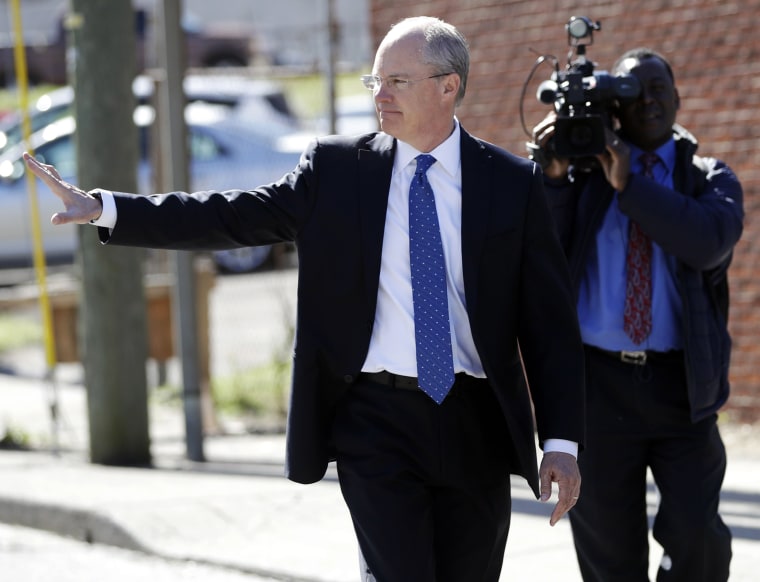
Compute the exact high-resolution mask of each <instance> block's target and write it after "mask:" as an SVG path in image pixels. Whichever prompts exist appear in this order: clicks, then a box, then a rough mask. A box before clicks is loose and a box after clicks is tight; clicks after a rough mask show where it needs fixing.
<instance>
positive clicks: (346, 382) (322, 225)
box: [101, 130, 584, 494]
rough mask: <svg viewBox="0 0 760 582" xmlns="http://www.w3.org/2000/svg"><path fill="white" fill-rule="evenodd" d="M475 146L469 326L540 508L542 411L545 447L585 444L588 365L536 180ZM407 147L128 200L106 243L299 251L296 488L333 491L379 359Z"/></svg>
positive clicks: (467, 143) (468, 244)
mask: <svg viewBox="0 0 760 582" xmlns="http://www.w3.org/2000/svg"><path fill="white" fill-rule="evenodd" d="M461 135H462V137H461V156H462V255H463V257H462V260H463V270H464V288H465V296H466V302H467V312H468V315H469V320H470V326H471V328H472V334H473V338H474V341H475V345H476V348H477V350H478V354H479V356H480V359H481V361H482V363H483V366H484V369H485V371H486V374H487V376H488V379H489V382H490V384H491V386H492V387H493V389H494V391H495V393H496V396H497V398H498V400H499V403H500V404H501V408H502V410H503V413H504V416H505V418H506V421H507V426H508V427H509V434H510V435H511V439H512V442H511V443H504V446H505V447H510V448H511V449H512V451H511V452H512V453H513V457H514V458H515V460H516V463H515V466H514V467H513V472H514V473H516V474H520V475H523V476H524V477H525V478H526V479H527V480H528V482H529V483H530V485H531V486H532V488H533V489H534V492H536V494H538V477H537V464H536V448H535V433H534V423H533V418H534V416H533V409H532V406H531V404H532V403H533V405H534V407H535V418H536V421H537V426H538V436H539V440H541V441H543V440H544V439H546V438H564V439H568V440H573V441H577V442H581V441H582V440H583V427H584V404H583V400H584V398H583V351H582V344H581V340H580V333H579V330H578V325H577V320H576V311H575V305H574V301H573V293H572V290H571V285H570V278H569V275H568V270H567V266H566V261H565V258H564V255H563V252H562V249H561V248H560V245H559V242H558V240H557V238H556V235H555V233H554V229H553V224H552V221H551V219H550V216H549V212H548V209H547V204H546V200H545V196H544V191H543V186H542V180H541V176H540V172H539V171H538V170H537V167H536V165H535V164H533V163H532V162H529V161H527V160H524V159H522V158H518V157H516V156H513V155H511V154H509V153H507V152H505V151H504V150H502V149H500V148H497V147H496V146H493V145H491V144H488V143H485V142H483V141H480V140H477V139H475V138H473V137H472V136H470V135H469V134H467V133H466V132H465V131H464V130H462V133H461ZM395 143H396V142H395V140H394V139H393V138H391V137H390V136H388V135H386V134H384V133H373V134H368V135H364V136H359V137H335V136H332V137H326V138H321V139H318V140H315V141H314V142H313V143H312V144H311V146H310V147H309V148H308V149H307V150H306V152H305V153H304V154H303V156H302V158H301V161H300V163H299V165H298V167H297V168H296V169H295V170H294V171H293V172H291V173H289V174H287V175H286V176H284V177H283V178H282V179H281V180H280V181H279V182H276V183H274V184H270V185H267V186H262V187H259V188H256V189H254V190H250V191H243V190H240V191H238V190H236V191H227V192H224V193H220V192H200V193H195V194H193V195H188V194H184V193H171V194H164V195H155V196H149V197H144V196H133V195H124V194H116V203H117V212H118V222H117V225H116V227H115V228H114V229H113V231H112V232H111V233H109V232H108V231H107V230H105V229H101V239H102V240H103V241H104V242H110V243H112V244H122V245H134V246H145V247H159V248H174V249H217V248H225V247H229V246H249V245H254V244H268V243H273V242H276V241H283V240H288V241H295V242H296V245H297V249H298V270H299V281H298V303H297V321H296V341H295V348H294V360H293V380H292V392H291V401H290V408H289V415H288V427H287V428H288V431H287V476H288V478H289V479H291V480H294V481H298V482H302V483H310V482H314V481H318V480H320V479H321V478H322V477H323V476H324V473H325V471H326V467H327V463H328V461H329V460H330V459H331V456H332V454H331V450H330V432H331V423H332V418H333V411H334V407H335V403H336V402H337V400H338V399H339V398H340V397H341V395H342V394H343V393H344V392H345V391H346V390H350V387H351V384H352V383H353V382H354V381H355V380H356V378H357V376H358V374H359V373H360V371H361V367H362V364H363V362H364V360H365V357H366V354H367V350H368V346H369V341H370V335H371V333H372V326H373V323H374V317H375V306H376V302H377V291H378V281H379V274H380V254H381V249H382V241H383V232H384V225H385V214H386V206H387V201H388V192H389V188H390V180H391V171H392V167H393V158H394V152H395ZM399 260H408V258H407V257H399ZM247 324H248V325H255V322H249V323H247ZM243 325H245V324H243ZM518 340H519V348H518ZM521 356H522V357H521ZM523 364H524V368H525V371H526V372H527V378H528V380H529V383H530V393H531V394H529V391H528V387H527V384H526V381H525V376H524V373H523ZM531 395H532V403H531Z"/></svg>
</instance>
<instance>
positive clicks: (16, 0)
mask: <svg viewBox="0 0 760 582" xmlns="http://www.w3.org/2000/svg"><path fill="white" fill-rule="evenodd" d="M11 8H12V13H13V30H14V33H15V34H14V36H15V41H14V44H13V55H14V59H15V64H16V82H17V84H18V91H19V104H20V107H21V128H22V131H23V136H24V140H25V141H26V143H27V149H28V151H29V153H30V154H32V155H34V151H33V148H32V144H31V143H30V138H31V133H32V131H31V122H30V120H29V83H28V72H27V68H26V52H25V51H24V38H23V36H24V35H23V28H22V26H21V9H20V0H11ZM26 182H27V187H28V194H29V205H30V210H31V220H32V243H33V249H34V271H35V274H36V278H37V286H38V288H39V294H40V310H41V312H42V324H43V330H44V339H45V361H46V363H47V366H48V371H49V372H50V371H52V370H53V368H54V367H55V363H56V354H55V339H54V332H53V318H52V313H51V309H50V297H49V295H48V292H47V281H46V276H45V251H44V248H43V245H42V228H41V227H40V209H39V203H38V199H37V181H36V179H35V177H34V175H33V174H32V173H31V172H29V171H27V172H26Z"/></svg>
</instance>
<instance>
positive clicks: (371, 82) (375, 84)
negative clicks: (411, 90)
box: [359, 71, 453, 92]
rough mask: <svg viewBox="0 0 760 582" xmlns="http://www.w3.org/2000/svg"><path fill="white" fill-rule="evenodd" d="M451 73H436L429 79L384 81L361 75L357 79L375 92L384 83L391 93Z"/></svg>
mask: <svg viewBox="0 0 760 582" xmlns="http://www.w3.org/2000/svg"><path fill="white" fill-rule="evenodd" d="M452 73H453V71H450V72H448V73H438V74H437V75H430V76H429V77H422V78H420V79H401V78H399V77H388V78H386V79H383V78H382V77H381V76H380V75H362V76H361V77H359V78H360V79H361V81H362V83H364V86H365V87H366V88H367V89H368V90H370V91H373V92H374V91H377V90H379V89H380V85H382V84H383V83H385V86H386V87H388V89H389V90H391V91H394V92H395V91H398V92H401V91H404V90H406V89H407V88H408V87H409V85H411V84H412V83H417V82H419V81H427V80H428V79H436V78H438V77H445V76H446V75H451V74H452Z"/></svg>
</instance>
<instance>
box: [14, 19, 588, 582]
mask: <svg viewBox="0 0 760 582" xmlns="http://www.w3.org/2000/svg"><path fill="white" fill-rule="evenodd" d="M468 70H469V54H468V48H467V44H466V42H465V40H464V38H463V37H462V35H461V34H460V33H459V32H458V31H457V30H456V29H455V28H454V27H453V26H451V25H449V24H447V23H444V22H442V21H440V20H438V19H435V18H429V17H419V18H412V19H408V20H405V21H402V22H400V23H399V24H397V25H396V26H394V27H393V28H392V29H391V30H390V32H389V33H388V35H387V36H386V37H385V39H384V40H383V41H382V43H381V45H380V47H379V49H378V52H377V55H376V59H375V63H374V67H373V72H372V74H371V75H366V76H365V77H364V78H363V82H364V84H365V85H366V86H367V88H368V89H370V90H372V91H373V94H374V98H375V103H376V107H377V111H378V115H379V118H380V124H381V127H382V130H383V131H382V132H379V133H372V134H369V135H363V136H358V137H335V136H333V137H326V138H322V139H317V140H315V141H314V142H313V143H312V144H311V146H310V147H309V148H308V149H307V150H306V151H305V153H304V154H303V156H302V158H301V161H300V163H299V165H298V167H297V168H296V169H295V170H294V171H293V172H291V173H289V174H287V175H286V176H284V177H283V178H282V179H281V180H280V181H278V182H276V183H273V184H269V185H266V186H261V187H259V188H256V189H254V190H250V191H228V192H224V193H220V192H197V193H195V194H192V195H188V194H184V193H171V194H165V195H155V196H149V197H144V196H134V195H127V194H119V193H111V192H106V191H102V190H95V191H92V192H90V193H86V192H83V191H81V190H79V189H78V188H76V187H74V186H71V185H69V184H65V183H63V182H61V181H60V180H59V179H58V178H57V173H56V172H55V169H54V168H52V167H51V166H44V165H41V164H39V163H37V162H36V161H34V160H33V159H31V158H28V164H29V167H30V168H31V170H32V171H33V172H34V173H35V174H37V175H38V176H39V177H40V178H42V179H43V180H44V181H45V182H46V183H47V184H48V185H49V186H50V188H51V189H52V190H53V191H54V192H55V193H56V194H57V195H58V196H59V197H60V198H61V199H62V200H63V203H64V206H65V208H66V210H65V212H61V213H59V214H57V215H55V216H54V217H53V222H54V223H65V222H72V221H73V222H79V223H84V222H88V221H95V223H96V224H97V225H99V226H101V228H100V236H101V238H102V240H103V242H107V243H110V244H121V245H136V246H148V247H161V248H176V249H215V248H224V247H232V246H248V245H256V244H269V243H273V242H275V241H283V240H289V241H295V242H296V244H297V248H298V259H299V260H298V265H299V267H298V268H299V284H298V312H297V322H296V324H297V331H296V343H295V351H294V361H293V385H292V394H291V402H290V408H289V418H288V433H287V476H288V477H289V478H290V479H292V480H294V481H298V482H302V483H311V482H314V481H318V480H319V479H321V478H322V477H323V475H324V473H325V470H326V467H327V463H328V462H329V461H330V460H333V459H334V460H336V461H337V468H338V473H339V478H340V484H341V489H342V491H343V495H344V498H345V500H346V503H347V505H348V507H349V510H350V513H351V516H352V519H353V522H354V526H355V530H356V534H357V537H358V540H359V545H360V549H361V553H362V554H363V556H364V558H365V559H366V562H367V564H368V568H369V570H368V572H367V573H366V579H368V580H370V579H373V578H372V576H373V575H374V579H377V580H383V581H385V582H400V581H404V580H409V581H414V582H433V581H451V582H462V581H464V580H466V581H468V582H469V581H496V580H498V578H499V572H500V569H501V565H502V562H503V555H504V548H505V544H506V539H507V532H508V529H509V521H510V508H511V498H510V491H509V475H510V474H517V475H522V476H523V477H525V478H526V479H527V480H528V482H529V483H530V486H531V487H532V489H533V491H534V492H535V494H536V496H537V497H538V496H540V498H541V500H542V501H547V500H548V499H549V498H550V496H551V492H552V483H553V482H556V483H558V486H559V494H558V495H559V497H558V502H557V505H556V507H555V509H554V511H553V513H552V516H551V519H550V522H551V524H552V525H553V524H554V523H556V522H557V520H559V519H560V518H561V517H562V516H563V515H564V514H565V513H566V512H567V511H568V510H569V509H570V508H571V507H573V505H574V504H575V502H576V500H577V499H578V497H579V495H580V476H579V472H578V469H577V464H576V455H577V451H578V446H579V443H580V442H581V441H582V438H583V426H584V413H583V352H582V345H581V342H580V335H579V330H578V326H577V319H576V315H575V309H574V304H573V300H572V291H571V287H570V278H569V273H568V271H567V266H566V261H565V259H564V256H563V254H562V249H561V247H560V245H559V242H558V240H557V237H556V235H555V234H554V230H553V224H552V222H551V218H550V215H549V211H548V207H547V205H546V201H545V198H544V193H543V187H542V183H541V175H540V171H539V170H538V169H537V166H536V165H535V164H533V163H532V162H529V161H528V160H524V159H520V158H517V157H516V156H513V155H511V154H509V153H507V152H505V151H503V150H501V149H499V148H497V147H495V146H493V145H491V144H488V143H485V142H483V141H480V140H478V139H476V138H474V137H472V136H470V135H469V134H467V132H465V131H464V129H463V128H462V127H461V126H460V124H459V121H458V120H457V119H456V118H455V116H454V111H455V108H456V106H457V105H458V104H459V103H460V101H461V100H462V98H463V96H464V93H465V84H466V81H467V74H468ZM426 154H427V155H426ZM433 193H435V198H434V199H433ZM433 200H434V202H433ZM430 202H433V204H432V205H431V204H430ZM428 211H430V212H428ZM423 320H424V321H423ZM441 326H443V331H437V330H438V329H440V327H441ZM525 373H527V379H528V380H529V384H530V393H529V391H528V383H526V379H525V375H524V374H525ZM531 396H532V400H531ZM534 409H535V418H536V420H537V427H538V439H539V443H540V445H541V447H542V448H543V449H544V455H543V459H542V462H541V468H540V472H539V470H538V467H537V463H536V448H535V436H534V423H533V418H534ZM369 571H371V573H369Z"/></svg>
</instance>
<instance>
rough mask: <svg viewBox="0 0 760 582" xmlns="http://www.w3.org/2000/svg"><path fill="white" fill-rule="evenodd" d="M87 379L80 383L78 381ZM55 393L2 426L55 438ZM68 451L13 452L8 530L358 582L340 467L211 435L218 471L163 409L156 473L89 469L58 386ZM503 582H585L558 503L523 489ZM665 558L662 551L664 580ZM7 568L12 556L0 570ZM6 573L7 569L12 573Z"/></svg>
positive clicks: (273, 444)
mask: <svg viewBox="0 0 760 582" xmlns="http://www.w3.org/2000/svg"><path fill="white" fill-rule="evenodd" d="M74 375H75V374H74ZM49 392H50V387H49V386H47V385H46V384H45V382H43V381H41V380H38V379H30V378H19V377H17V376H13V375H0V402H2V403H3V404H2V408H0V424H2V423H5V424H6V425H8V426H18V427H24V429H25V430H26V431H36V432H37V433H44V432H45V431H46V430H49V429H50V426H48V424H49V421H48V419H47V415H46V408H45V406H46V405H45V403H46V402H47V399H48V396H49ZM57 392H58V402H59V406H60V409H61V423H60V425H61V427H60V430H59V431H58V432H59V434H58V440H59V444H60V453H59V454H57V455H56V454H53V453H51V452H50V451H46V452H45V451H38V452H15V451H14V452H12V451H0V521H3V522H7V523H13V524H20V525H25V526H29V527H34V528H40V529H45V530H50V531H54V532H57V533H59V534H62V535H67V536H72V537H75V538H78V539H82V540H87V541H90V542H94V543H105V544H112V545H116V546H120V547H125V548H130V549H133V550H137V551H141V552H147V553H150V554H154V555H159V556H163V557H167V558H172V559H181V560H193V561H197V562H201V563H209V564H216V565H223V566H226V567H230V568H234V569H236V570H239V571H242V572H248V573H250V574H251V578H252V580H262V579H274V580H300V581H323V582H353V581H356V580H358V579H359V576H358V560H357V550H356V543H355V539H354V535H353V530H352V527H351V522H350V518H349V515H348V512H347V510H346V509H345V506H344V504H343V501H342V498H341V495H340V491H339V487H338V484H337V481H336V479H335V475H334V471H333V469H331V470H330V472H328V476H327V478H326V479H325V480H324V481H322V482H321V483H318V484H315V485H309V486H304V485H298V484H294V483H291V482H289V481H287V480H286V479H284V478H283V477H282V474H283V460H284V437H283V436H282V435H250V434H244V433H241V432H235V430H234V427H228V428H231V430H230V434H227V435H225V436H215V437H207V438H206V440H205V453H206V457H207V459H208V461H207V462H205V463H191V462H188V461H187V460H185V458H184V441H183V421H182V417H181V411H180V410H179V409H172V408H166V407H157V406H156V405H153V406H152V408H151V437H152V453H153V457H154V465H155V466H154V468H151V469H132V468H116V467H104V466H98V465H93V464H90V463H89V462H88V461H87V458H86V451H87V431H86V410H85V401H84V394H83V392H84V390H83V388H82V387H81V386H80V385H78V384H77V383H76V382H75V381H72V382H63V383H61V384H60V385H59V387H58V390H57ZM725 435H726V442H727V444H728V447H729V451H730V458H729V470H728V475H727V479H726V485H725V491H724V496H723V505H722V511H723V515H724V517H725V519H726V521H727V522H728V525H729V526H730V527H731V529H732V531H733V533H734V536H735V540H734V561H733V567H732V577H731V580H733V581H735V582H749V581H750V580H757V572H758V570H760V453H758V452H755V450H756V448H757V443H758V441H757V431H755V430H751V429H749V428H747V427H744V428H742V427H726V430H725ZM513 498H514V499H513V519H512V527H511V531H510V536H509V542H508V545H507V556H506V560H505V565H504V571H503V572H504V573H503V576H502V579H503V580H527V579H531V580H537V581H539V582H541V581H549V580H560V581H563V582H565V581H567V582H575V581H579V580H580V576H579V574H578V571H577V566H576V563H575V556H574V553H573V550H572V543H571V536H570V528H569V524H568V522H567V520H563V521H562V522H561V523H560V524H558V525H557V526H556V527H554V528H552V527H550V526H549V524H548V519H549V513H550V510H551V506H550V505H551V504H547V505H543V504H540V503H538V502H537V501H536V500H535V499H534V498H533V496H532V494H531V493H530V491H529V490H528V488H527V486H526V485H525V484H524V482H523V481H522V480H521V479H520V480H518V479H515V482H514V483H513ZM655 503H656V494H655V492H654V489H653V488H652V487H650V507H651V508H653V507H654V504H655ZM658 561H659V548H658V547H657V546H656V544H653V547H652V571H654V569H655V568H656V564H657V562H658ZM1 563H2V557H1V556H0V564H1ZM0 569H1V567H0Z"/></svg>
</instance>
